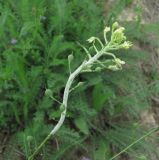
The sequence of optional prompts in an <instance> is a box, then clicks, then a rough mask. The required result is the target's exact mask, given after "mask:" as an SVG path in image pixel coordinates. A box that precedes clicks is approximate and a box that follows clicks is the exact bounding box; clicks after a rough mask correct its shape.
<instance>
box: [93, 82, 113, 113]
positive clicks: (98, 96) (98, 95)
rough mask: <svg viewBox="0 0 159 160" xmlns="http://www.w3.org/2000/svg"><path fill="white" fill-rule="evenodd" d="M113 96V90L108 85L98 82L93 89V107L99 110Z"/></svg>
mask: <svg viewBox="0 0 159 160" xmlns="http://www.w3.org/2000/svg"><path fill="white" fill-rule="evenodd" d="M113 97H115V94H114V92H113V90H112V89H111V88H110V87H108V86H105V85H103V84H102V83H99V84H97V85H96V86H95V87H94V90H93V107H94V108H95V109H96V110H97V111H100V110H101V109H102V108H103V107H104V104H105V103H106V102H107V101H108V100H109V99H110V98H113Z"/></svg>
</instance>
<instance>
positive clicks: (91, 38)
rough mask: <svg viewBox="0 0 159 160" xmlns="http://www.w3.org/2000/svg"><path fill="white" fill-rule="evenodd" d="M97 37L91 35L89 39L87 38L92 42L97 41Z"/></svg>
mask: <svg viewBox="0 0 159 160" xmlns="http://www.w3.org/2000/svg"><path fill="white" fill-rule="evenodd" d="M95 39H96V37H90V38H89V39H87V41H88V42H89V43H92V42H94V41H95Z"/></svg>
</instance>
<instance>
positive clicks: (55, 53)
mask: <svg viewBox="0 0 159 160" xmlns="http://www.w3.org/2000/svg"><path fill="white" fill-rule="evenodd" d="M132 2H133V1H132V0H117V1H115V3H114V6H113V7H112V8H111V10H108V12H107V14H106V15H105V14H104V12H105V11H104V6H105V5H106V4H105V3H106V2H105V1H102V0H100V1H95V0H81V1H79V0H72V1H70V0H32V1H30V0H19V1H17V0H5V1H0V13H1V14H0V53H1V54H0V127H1V130H8V131H9V132H10V134H11V135H12V136H11V138H10V141H9V142H8V143H10V144H11V145H10V147H7V148H6V150H5V152H4V155H3V159H4V160H10V159H12V160H14V159H15V160H16V159H18V158H17V154H16V151H14V150H19V151H20V152H21V153H22V157H23V159H25V158H27V157H28V156H29V155H30V154H31V153H32V152H33V150H34V148H35V147H37V146H38V144H39V143H40V142H41V141H42V139H43V138H44V137H45V136H46V135H47V134H48V133H49V131H50V130H51V128H52V127H53V126H54V125H55V124H56V123H57V121H58V118H59V116H60V111H59V105H58V104H57V103H56V102H54V101H52V100H51V99H49V98H48V97H47V96H46V95H45V89H46V88H49V89H51V90H52V92H53V95H54V97H56V98H57V99H58V100H59V101H60V100H62V94H63V89H64V86H65V83H66V81H67V77H68V75H69V70H68V61H67V57H68V55H69V54H71V53H73V55H74V56H75V60H74V61H73V64H72V69H74V68H76V66H78V65H79V64H80V62H81V61H82V60H83V58H84V57H85V53H84V51H83V50H82V49H81V48H80V47H79V46H78V44H77V42H80V43H81V44H83V45H84V46H87V43H86V41H85V40H86V39H88V38H89V37H90V36H101V37H102V30H103V28H104V27H105V25H107V26H109V25H111V24H112V23H113V22H114V21H116V20H117V19H118V17H119V16H120V13H121V12H122V11H123V10H124V9H125V8H126V7H128V6H129V5H131V3H132ZM135 11H136V17H137V18H136V19H135V20H134V21H131V22H126V21H124V19H123V20H121V22H120V23H121V24H122V25H123V26H125V27H126V31H127V37H128V39H129V40H131V41H132V42H133V43H134V44H140V45H142V46H145V45H149V46H153V47H157V46H158V43H157V42H156V39H158V38H159V35H157V34H156V33H157V32H158V23H154V24H141V13H142V9H141V8H140V6H137V7H136V8H135ZM150 32H151V33H155V34H156V37H155V39H150V38H149V35H148V34H147V33H150ZM116 55H118V56H119V57H121V58H122V59H123V60H125V61H126V63H127V65H126V66H125V68H124V69H123V70H122V71H119V72H111V71H108V70H105V71H103V72H102V73H88V74H81V75H80V76H79V77H78V78H77V81H82V82H85V83H84V85H83V86H82V87H80V88H78V89H77V90H75V91H74V92H72V93H71V96H70V99H69V109H68V115H67V118H66V121H65V124H64V126H63V127H62V128H61V130H60V131H59V132H58V134H57V135H56V136H55V137H53V138H52V139H51V140H50V141H49V142H48V144H47V145H46V146H45V148H43V150H42V151H41V154H39V155H38V156H37V159H38V160H62V159H65V160H67V159H68V160H76V159H77V160H78V159H81V157H82V156H84V157H89V158H91V159H92V160H108V159H109V158H111V157H112V155H114V154H115V153H117V152H118V151H120V150H121V149H123V148H124V147H126V146H127V145H128V144H130V143H131V142H133V141H134V140H136V139H137V138H138V137H140V136H141V135H143V134H144V133H145V132H146V131H145V130H144V129H143V128H142V126H141V124H140V121H139V119H140V118H139V115H140V112H142V111H143V110H146V109H149V108H150V107H151V106H152V100H151V96H153V95H157V94H158V93H159V85H158V78H159V77H158V71H157V67H155V66H153V67H152V69H151V70H150V71H149V73H148V76H147V75H146V74H145V73H144V71H143V69H142V64H143V63H145V64H146V63H149V61H150V54H149V53H148V52H147V51H146V50H144V49H140V50H139V49H135V47H134V49H132V50H129V51H119V52H117V53H116ZM151 144H152V145H151ZM151 144H150V143H149V142H148V141H145V142H141V143H139V144H138V145H136V146H135V147H133V148H131V149H130V150H129V151H128V152H127V153H125V155H123V157H127V158H132V159H137V160H146V159H147V160H148V159H150V157H151V155H152V154H153V155H154V156H156V157H157V158H159V154H158V152H157V151H156V149H155V147H154V146H155V144H153V143H151ZM143 155H145V157H144V156H143ZM11 157H12V158H11Z"/></svg>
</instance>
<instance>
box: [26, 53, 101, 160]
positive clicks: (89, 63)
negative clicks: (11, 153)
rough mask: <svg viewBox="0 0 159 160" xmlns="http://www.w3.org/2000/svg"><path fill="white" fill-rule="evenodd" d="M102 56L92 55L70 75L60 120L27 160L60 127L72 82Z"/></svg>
mask: <svg viewBox="0 0 159 160" xmlns="http://www.w3.org/2000/svg"><path fill="white" fill-rule="evenodd" d="M101 56H102V52H98V53H97V54H96V55H94V56H93V57H92V58H90V59H89V60H88V61H84V62H83V63H82V64H81V65H80V66H79V67H78V68H77V69H76V70H75V71H74V72H73V73H71V74H70V76H69V78H68V80H67V83H66V87H65V90H64V95H63V102H62V104H63V106H64V110H63V111H62V113H61V116H60V119H59V121H58V123H57V124H56V126H55V127H54V128H53V130H52V131H51V132H50V133H49V135H48V136H47V137H46V138H45V139H44V140H43V141H42V143H41V144H40V145H39V146H38V147H37V148H36V150H35V151H34V152H33V154H32V155H31V156H30V157H29V158H28V160H33V158H34V156H35V155H36V154H37V153H38V152H39V151H40V149H41V148H42V147H43V146H44V144H45V143H46V142H47V141H48V140H49V139H50V137H51V136H52V135H54V134H55V133H56V132H57V131H58V130H59V129H60V127H61V126H62V124H63V122H64V120H65V117H66V112H67V102H68V96H69V93H70V88H71V85H72V82H73V81H74V79H75V78H76V76H78V75H79V74H80V72H81V71H82V69H83V68H85V67H87V66H89V65H91V64H93V63H94V62H95V61H97V60H98V59H99V58H100V57H101Z"/></svg>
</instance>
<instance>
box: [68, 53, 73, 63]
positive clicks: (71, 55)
mask: <svg viewBox="0 0 159 160" xmlns="http://www.w3.org/2000/svg"><path fill="white" fill-rule="evenodd" d="M73 58H74V56H73V54H70V55H69V56H68V61H69V62H71V61H72V60H73Z"/></svg>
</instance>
